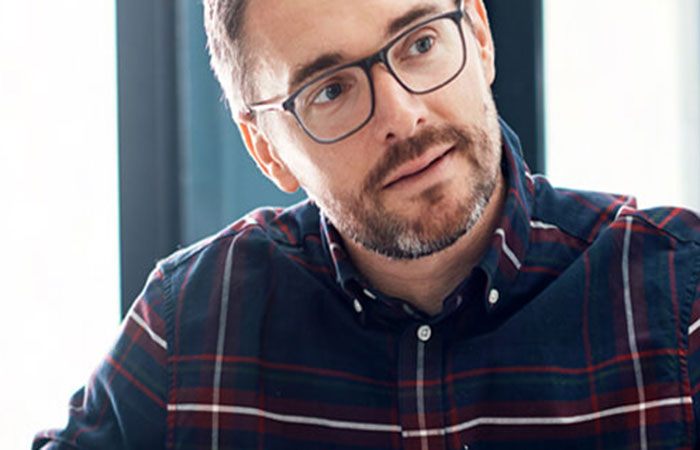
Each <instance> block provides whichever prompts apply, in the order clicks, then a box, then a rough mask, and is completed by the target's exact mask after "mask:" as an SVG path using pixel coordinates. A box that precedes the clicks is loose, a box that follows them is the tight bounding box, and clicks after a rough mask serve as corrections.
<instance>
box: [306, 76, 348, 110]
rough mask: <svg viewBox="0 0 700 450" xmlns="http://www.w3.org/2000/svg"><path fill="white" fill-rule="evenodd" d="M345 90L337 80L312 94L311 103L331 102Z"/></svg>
mask: <svg viewBox="0 0 700 450" xmlns="http://www.w3.org/2000/svg"><path fill="white" fill-rule="evenodd" d="M345 90H346V89H345V86H343V85H342V84H341V83H338V82H335V83H332V84H329V85H326V86H324V87H323V88H322V89H321V90H320V92H318V94H316V95H315V96H314V98H313V101H312V103H314V104H316V105H318V104H323V103H329V102H332V101H333V100H335V99H337V98H338V97H340V96H341V95H343V92H344V91H345Z"/></svg>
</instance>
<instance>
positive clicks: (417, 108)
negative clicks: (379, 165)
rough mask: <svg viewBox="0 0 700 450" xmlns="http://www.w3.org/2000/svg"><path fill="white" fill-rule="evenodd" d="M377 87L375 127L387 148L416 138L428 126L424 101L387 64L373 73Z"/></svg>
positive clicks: (376, 132)
mask: <svg viewBox="0 0 700 450" xmlns="http://www.w3.org/2000/svg"><path fill="white" fill-rule="evenodd" d="M371 72H372V81H373V83H374V118H373V121H372V122H373V123H372V126H373V128H374V132H375V134H376V136H377V138H378V139H380V140H381V141H382V142H383V143H385V144H392V143H394V142H396V141H400V140H403V139H406V138H408V137H410V136H413V135H414V134H415V133H416V132H417V131H418V130H419V129H420V127H421V126H422V125H424V124H425V123H426V119H427V108H426V106H425V103H424V101H423V99H421V98H420V96H418V95H415V94H413V93H411V92H409V91H407V90H406V89H404V87H403V86H401V84H400V83H399V81H398V80H397V79H396V78H394V76H393V75H392V74H391V72H389V69H387V67H386V66H385V65H384V64H375V65H374V66H373V67H372V69H371Z"/></svg>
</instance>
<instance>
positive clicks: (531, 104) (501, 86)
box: [485, 0, 545, 173]
mask: <svg viewBox="0 0 700 450" xmlns="http://www.w3.org/2000/svg"><path fill="white" fill-rule="evenodd" d="M485 3H486V9H487V11H488V15H489V20H490V23H491V32H492V34H493V39H494V44H495V47H496V81H495V82H494V85H493V93H494V98H495V100H496V105H497V106H498V111H499V113H500V115H501V116H502V117H503V118H504V119H505V120H506V122H508V124H509V125H510V126H511V127H513V129H514V130H515V131H516V132H517V133H518V135H519V136H520V141H521V143H522V148H523V153H524V156H525V160H526V161H527V162H528V165H529V166H530V169H531V170H532V171H533V172H540V173H542V172H544V171H545V162H544V161H545V159H544V151H545V149H544V82H543V75H544V66H543V51H544V50H543V28H542V27H543V16H542V13H543V10H542V8H543V6H542V0H485Z"/></svg>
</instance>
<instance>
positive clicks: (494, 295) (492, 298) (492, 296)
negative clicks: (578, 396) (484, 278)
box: [489, 289, 500, 305]
mask: <svg viewBox="0 0 700 450" xmlns="http://www.w3.org/2000/svg"><path fill="white" fill-rule="evenodd" d="M498 297H500V294H499V293H498V291H497V290H496V289H491V292H489V303H491V305H495V304H496V303H498Z"/></svg>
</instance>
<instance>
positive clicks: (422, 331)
mask: <svg viewBox="0 0 700 450" xmlns="http://www.w3.org/2000/svg"><path fill="white" fill-rule="evenodd" d="M432 334H433V330H431V329H430V327H429V326H428V325H422V326H421V327H419V328H418V339H420V340H421V341H423V342H426V341H427V340H428V339H430V336H431V335H432Z"/></svg>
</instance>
